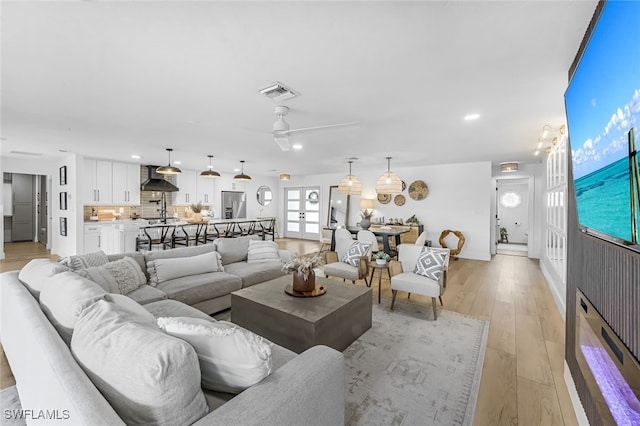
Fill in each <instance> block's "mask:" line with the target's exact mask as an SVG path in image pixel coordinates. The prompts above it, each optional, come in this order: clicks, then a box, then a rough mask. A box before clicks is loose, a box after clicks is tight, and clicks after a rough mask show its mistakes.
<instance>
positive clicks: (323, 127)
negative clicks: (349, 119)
mask: <svg viewBox="0 0 640 426" xmlns="http://www.w3.org/2000/svg"><path fill="white" fill-rule="evenodd" d="M358 124H360V123H357V122H353V123H342V124H327V125H326V126H315V127H304V128H302V129H291V130H285V131H283V132H280V133H282V134H285V135H290V134H291V133H297V132H306V131H308V130H320V129H329V128H331V127H346V126H355V125H358Z"/></svg>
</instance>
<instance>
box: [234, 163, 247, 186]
mask: <svg viewBox="0 0 640 426" xmlns="http://www.w3.org/2000/svg"><path fill="white" fill-rule="evenodd" d="M240 164H242V171H241V172H240V174H239V175H235V176H234V177H233V178H234V179H235V180H245V181H246V180H251V176H249V175H245V174H244V160H240Z"/></svg>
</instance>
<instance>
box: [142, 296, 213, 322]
mask: <svg viewBox="0 0 640 426" xmlns="http://www.w3.org/2000/svg"><path fill="white" fill-rule="evenodd" d="M143 308H144V309H146V310H147V311H148V312H149V313H150V314H151V315H152V316H153V317H154V318H160V317H191V318H200V319H204V320H207V321H212V322H215V321H216V320H215V319H214V318H212V317H210V316H209V315H207V314H205V313H204V312H202V311H201V310H199V309H196V308H193V307H191V306H189V305H187V304H185V303H182V302H178V301H177V300H171V299H167V300H160V301H158V302H153V303H148V304H146V305H144V306H143Z"/></svg>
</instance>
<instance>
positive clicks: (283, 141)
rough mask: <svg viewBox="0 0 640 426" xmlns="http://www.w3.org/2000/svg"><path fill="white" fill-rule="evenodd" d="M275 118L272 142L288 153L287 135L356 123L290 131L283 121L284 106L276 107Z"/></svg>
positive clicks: (286, 108) (287, 109)
mask: <svg viewBox="0 0 640 426" xmlns="http://www.w3.org/2000/svg"><path fill="white" fill-rule="evenodd" d="M275 112H276V117H278V119H277V120H276V122H275V123H273V132H272V134H273V140H274V141H275V142H276V143H277V144H278V146H279V147H280V149H282V150H283V151H289V148H290V146H289V135H291V134H293V133H299V132H306V131H310V130H320V129H328V128H331V127H345V126H353V125H356V124H358V123H342V124H328V125H325V126H315V127H304V128H301V129H291V128H290V126H289V123H287V122H286V121H284V116H285V115H287V114H288V113H289V107H287V106H284V105H278V106H277V107H276V111H275Z"/></svg>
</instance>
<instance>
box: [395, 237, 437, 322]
mask: <svg viewBox="0 0 640 426" xmlns="http://www.w3.org/2000/svg"><path fill="white" fill-rule="evenodd" d="M422 249H423V247H421V246H417V245H415V244H400V245H399V246H398V260H397V261H395V260H394V261H392V262H391V263H390V265H389V270H390V273H391V292H392V294H393V298H392V300H391V309H392V310H393V305H394V304H395V301H396V296H397V294H398V291H406V292H407V293H409V295H411V293H416V294H421V295H423V296H430V297H431V305H432V306H433V319H434V320H436V319H437V314H436V297H437V298H438V299H440V304H441V305H442V297H441V296H442V294H443V293H444V290H445V288H446V286H447V269H448V267H449V249H440V248H439V249H434V251H436V252H440V253H442V255H443V256H444V258H443V259H442V260H441V264H439V263H438V262H433V263H427V264H425V263H424V262H423V263H422V269H423V270H424V269H425V268H426V269H428V270H429V271H430V272H431V273H432V274H431V275H437V276H438V278H437V279H434V278H429V277H427V276H424V275H421V274H418V273H415V272H414V271H415V270H416V264H417V263H418V258H419V257H420V254H421V253H422Z"/></svg>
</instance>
